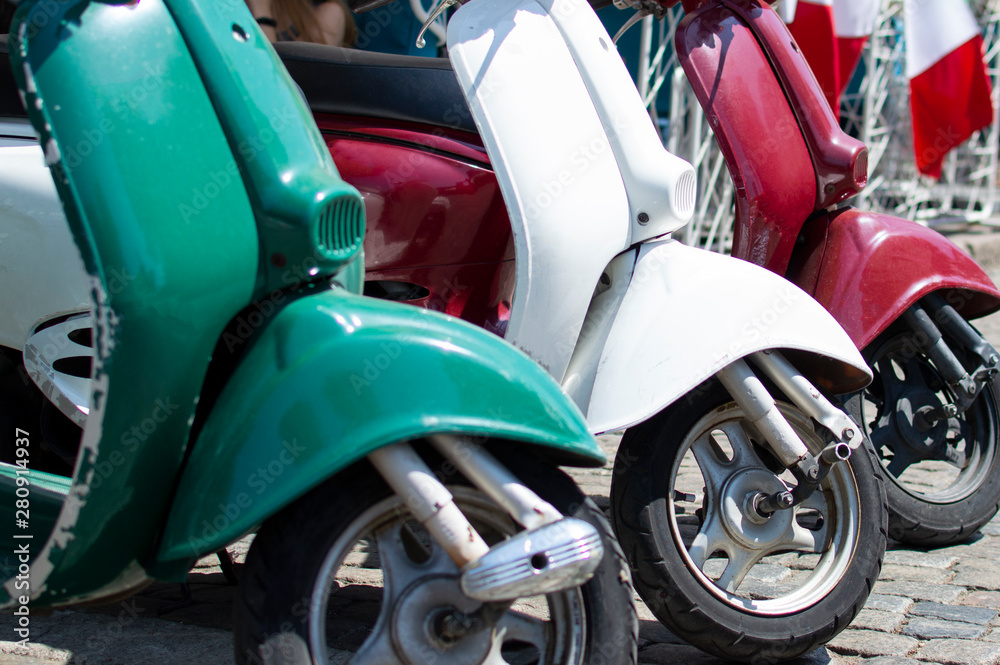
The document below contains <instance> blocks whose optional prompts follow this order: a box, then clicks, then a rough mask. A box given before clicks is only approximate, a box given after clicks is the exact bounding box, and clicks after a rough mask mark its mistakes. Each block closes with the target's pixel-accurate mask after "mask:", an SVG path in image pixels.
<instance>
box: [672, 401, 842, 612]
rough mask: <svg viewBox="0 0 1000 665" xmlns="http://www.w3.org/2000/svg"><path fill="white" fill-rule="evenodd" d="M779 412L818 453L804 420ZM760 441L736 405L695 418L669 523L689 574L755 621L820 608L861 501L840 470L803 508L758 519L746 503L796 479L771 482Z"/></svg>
mask: <svg viewBox="0 0 1000 665" xmlns="http://www.w3.org/2000/svg"><path fill="white" fill-rule="evenodd" d="M780 407H781V411H782V413H783V414H784V415H785V417H786V418H787V419H788V421H789V423H790V424H791V425H792V428H793V429H794V430H795V431H796V433H797V434H798V435H799V436H800V437H801V438H802V440H803V442H804V443H805V444H806V446H808V447H809V449H810V451H811V452H812V453H813V454H815V453H817V452H819V451H820V450H822V448H823V447H824V442H823V440H822V439H821V438H820V437H819V436H818V435H817V434H816V432H815V431H814V430H813V428H812V426H811V423H810V421H809V419H808V418H806V417H805V416H804V415H802V414H801V413H800V412H799V411H798V410H797V409H795V408H794V407H790V406H787V405H780ZM763 441H764V439H763V437H761V436H760V435H759V434H758V433H757V432H756V431H755V430H754V428H753V426H752V425H751V424H750V423H749V422H748V421H747V420H746V417H745V415H744V414H743V411H742V410H741V409H740V407H739V406H738V405H736V404H735V403H730V404H727V405H725V406H722V407H720V408H718V409H715V410H714V411H713V412H712V413H710V414H708V415H706V416H704V417H703V418H701V419H700V420H699V421H698V423H697V424H696V425H695V426H694V427H693V428H692V429H691V430H690V431H689V432H688V434H687V436H686V437H685V439H684V441H683V442H682V443H681V446H680V450H679V452H678V454H677V457H676V459H675V461H674V466H673V469H672V472H671V478H670V479H669V480H670V482H671V485H670V487H671V489H672V491H671V492H670V494H669V495H668V497H669V499H668V502H667V503H668V506H667V512H668V518H669V523H670V528H671V531H672V535H673V537H674V542H675V543H677V545H678V547H679V549H680V553H681V555H682V557H683V559H684V561H685V564H686V568H687V570H689V571H691V573H692V574H693V575H694V576H695V578H696V579H697V581H698V582H699V583H700V584H701V585H702V586H703V587H704V588H705V589H707V590H708V591H709V592H710V593H711V594H712V595H714V596H715V597H717V598H719V599H720V600H722V601H723V602H725V603H726V604H728V605H730V606H732V607H735V608H737V609H739V610H741V611H745V612H748V613H751V614H757V615H766V616H775V615H784V614H792V613H796V612H800V611H802V610H805V609H807V608H809V607H811V606H813V605H815V604H816V603H819V602H820V601H821V600H822V599H823V598H825V597H826V596H828V595H829V594H830V593H831V591H832V590H833V589H834V587H836V586H837V584H838V583H839V582H840V580H841V578H842V577H843V576H844V574H845V573H846V572H847V570H848V568H849V566H850V563H851V559H852V557H853V555H854V553H855V550H856V549H857V542H858V529H859V523H860V497H859V492H858V488H857V484H856V482H855V479H854V475H853V472H852V471H851V468H850V466H848V465H847V464H843V463H841V464H837V465H835V466H834V467H833V468H832V469H831V471H830V473H829V475H828V476H827V478H826V479H825V480H824V481H823V483H822V484H821V485H820V488H819V489H818V490H817V491H816V492H814V493H813V494H812V496H810V497H809V498H808V499H807V500H806V501H804V502H803V503H802V504H800V505H799V506H795V507H794V508H791V509H788V510H782V511H778V512H776V513H774V514H773V515H771V516H770V517H768V518H761V517H760V516H759V515H757V514H756V512H755V511H753V510H752V507H751V505H750V504H751V503H752V498H753V497H754V496H755V495H756V494H758V493H763V494H769V493H773V492H775V491H779V490H781V489H784V488H791V487H792V486H794V482H795V481H794V478H793V477H792V476H791V474H790V473H788V472H784V473H783V474H781V475H780V476H779V475H776V473H775V471H774V470H773V469H776V468H778V466H777V463H776V462H775V461H774V460H773V458H770V455H769V454H768V453H767V451H766V450H765V449H763V448H761V445H760V444H761V443H763Z"/></svg>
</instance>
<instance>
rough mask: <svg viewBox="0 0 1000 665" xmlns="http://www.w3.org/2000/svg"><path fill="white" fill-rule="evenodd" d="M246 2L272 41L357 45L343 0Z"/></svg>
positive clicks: (349, 13)
mask: <svg viewBox="0 0 1000 665" xmlns="http://www.w3.org/2000/svg"><path fill="white" fill-rule="evenodd" d="M0 2H3V0H0ZM246 3H247V6H248V7H249V8H250V11H251V12H253V15H254V18H256V19H257V23H258V24H259V25H260V27H261V30H262V31H263V32H264V34H265V35H266V36H267V38H268V39H270V40H271V41H272V42H316V43H318V44H329V45H330V46H354V43H355V41H356V40H357V34H358V33H357V28H356V27H355V24H354V16H353V15H352V14H351V11H350V10H349V9H348V8H347V4H346V3H345V2H344V0H318V1H315V0H246Z"/></svg>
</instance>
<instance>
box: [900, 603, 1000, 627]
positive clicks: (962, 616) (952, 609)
mask: <svg viewBox="0 0 1000 665" xmlns="http://www.w3.org/2000/svg"><path fill="white" fill-rule="evenodd" d="M910 614H913V615H916V616H924V617H934V618H936V619H945V620H947V621H964V622H966V623H975V624H979V625H980V626H985V625H986V624H988V623H989V622H990V621H992V620H993V619H995V618H996V617H997V612H996V610H991V609H988V608H982V607H964V606H959V605H942V604H941V603H917V604H916V605H914V606H913V607H912V608H910Z"/></svg>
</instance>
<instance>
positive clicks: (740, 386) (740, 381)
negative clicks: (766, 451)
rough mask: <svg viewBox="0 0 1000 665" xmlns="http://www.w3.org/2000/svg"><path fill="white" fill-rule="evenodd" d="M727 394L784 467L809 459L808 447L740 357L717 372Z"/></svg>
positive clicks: (796, 464)
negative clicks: (765, 440) (769, 445)
mask: <svg viewBox="0 0 1000 665" xmlns="http://www.w3.org/2000/svg"><path fill="white" fill-rule="evenodd" d="M716 376H717V377H719V381H721V382H722V385H723V386H725V388H726V390H727V391H729V395H730V396H731V397H732V398H733V399H734V400H735V401H736V403H737V404H739V405H740V408H742V409H743V412H744V413H745V414H746V415H747V418H748V419H749V420H750V422H752V423H753V425H754V426H755V427H756V428H757V429H758V430H759V431H760V433H761V434H762V435H763V436H764V438H765V439H767V442H768V443H769V444H771V449H772V451H773V452H774V454H775V455H776V456H777V458H778V460H779V461H780V462H781V463H782V464H783V465H784V466H785V467H795V466H798V464H799V463H800V462H803V461H805V460H807V459H809V458H810V455H809V449H808V448H806V444H804V443H802V439H800V438H799V436H798V435H797V434H796V433H795V430H793V429H792V426H791V425H790V424H788V420H786V419H785V417H784V416H783V415H782V414H781V411H779V410H778V406H777V404H775V403H774V398H773V397H771V393H769V392H768V390H767V388H765V387H764V384H763V383H762V382H761V380H760V379H758V378H757V376H756V375H755V374H754V373H753V371H752V370H751V369H750V366H749V365H747V363H746V361H745V360H743V359H740V360H737V361H735V362H733V363H731V364H729V365H728V366H726V367H725V368H723V369H722V370H720V371H719V372H718V373H717V374H716Z"/></svg>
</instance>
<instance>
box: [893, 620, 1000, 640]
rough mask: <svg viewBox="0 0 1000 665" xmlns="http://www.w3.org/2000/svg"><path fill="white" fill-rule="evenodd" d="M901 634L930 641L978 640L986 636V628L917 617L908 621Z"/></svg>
mask: <svg viewBox="0 0 1000 665" xmlns="http://www.w3.org/2000/svg"><path fill="white" fill-rule="evenodd" d="M903 634H904V635H912V636H913V637H919V638H920V639H922V640H932V639H935V638H939V637H957V638H961V639H966V640H978V639H979V638H980V637H982V636H983V635H985V634H986V627H985V626H977V625H976V624H972V623H963V622H961V621H945V620H944V619H930V618H927V617H917V618H915V619H910V621H909V623H907V624H906V626H905V627H904V628H903Z"/></svg>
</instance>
